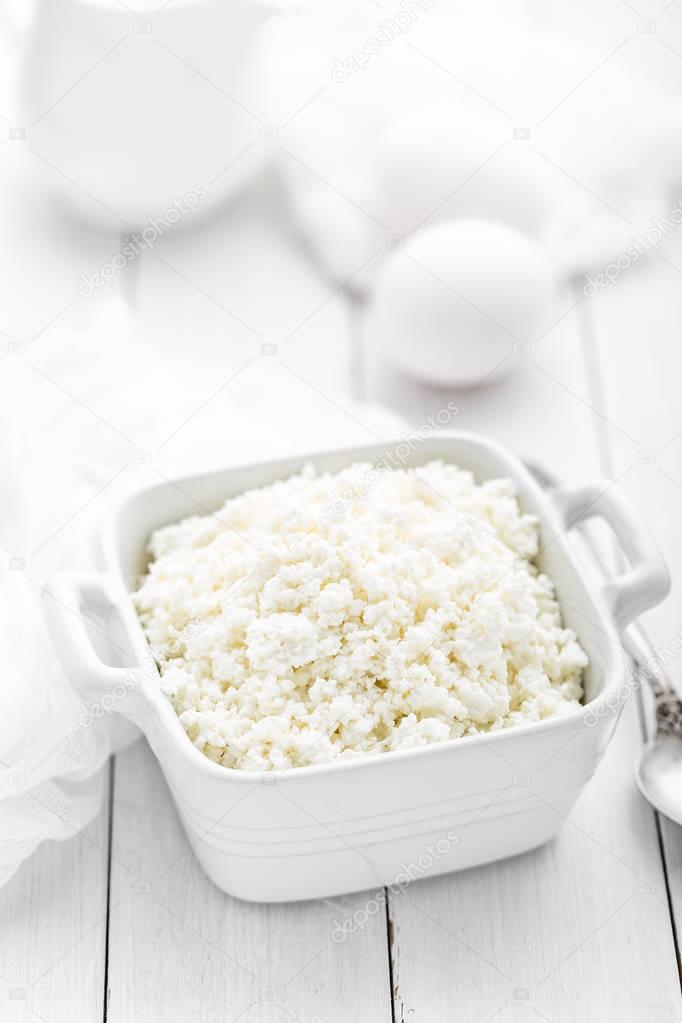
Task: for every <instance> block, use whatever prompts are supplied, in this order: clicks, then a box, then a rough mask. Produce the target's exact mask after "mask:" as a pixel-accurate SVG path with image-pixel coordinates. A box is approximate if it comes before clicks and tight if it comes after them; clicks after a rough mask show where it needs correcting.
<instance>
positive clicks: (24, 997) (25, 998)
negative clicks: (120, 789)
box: [0, 767, 109, 1023]
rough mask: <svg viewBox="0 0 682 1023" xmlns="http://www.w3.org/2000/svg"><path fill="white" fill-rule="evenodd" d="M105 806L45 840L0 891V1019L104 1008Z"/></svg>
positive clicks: (63, 1022) (65, 1018)
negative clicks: (74, 831)
mask: <svg viewBox="0 0 682 1023" xmlns="http://www.w3.org/2000/svg"><path fill="white" fill-rule="evenodd" d="M108 777H109V769H108V767H107V768H105V769H104V770H103V771H102V772H101V776H100V777H98V778H96V779H94V780H93V782H92V783H91V784H92V785H93V786H94V785H101V787H102V789H103V793H104V805H103V808H102V811H101V813H100V814H99V815H98V817H97V818H96V819H95V820H94V821H93V822H92V823H91V824H90V825H89V826H88V827H87V828H86V829H85V830H84V831H83V832H82V833H81V834H78V835H75V836H74V837H73V838H71V839H68V840H67V841H64V842H47V843H45V844H44V845H42V846H41V847H40V848H39V849H38V850H37V852H35V853H34V854H33V856H32V857H31V859H30V860H29V861H28V862H27V863H25V864H24V865H23V866H22V867H21V868H20V869H19V872H18V873H17V874H16V876H15V877H14V878H13V879H12V881H11V882H10V883H9V884H8V885H7V886H6V887H5V888H2V889H0V921H1V924H0V1017H1V1018H2V1020H3V1023H4V1021H7V1023H26V1021H27V1020H30V1019H34V1020H35V1019H38V1020H49V1021H50V1023H73V1021H74V1020H83V1021H86V1020H87V1021H90V1020H92V1021H95V1020H99V1019H101V1018H102V1013H103V1003H104V973H105V942H106V918H107V865H108V798H107V791H106V790H107V788H108Z"/></svg>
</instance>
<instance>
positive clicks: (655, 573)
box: [45, 433, 669, 901]
mask: <svg viewBox="0 0 682 1023" xmlns="http://www.w3.org/2000/svg"><path fill="white" fill-rule="evenodd" d="M400 443H401V442H399V441H394V442H392V443H391V442H388V443H385V444H381V445H371V446H366V447H360V448H352V449H349V450H343V451H330V452H324V453H321V454H313V455H308V456H302V457H297V458H291V459H288V460H285V461H278V462H271V463H269V464H265V465H251V466H245V467H242V468H235V469H227V470H225V471H222V472H214V473H209V474H207V475H202V476H195V477H191V478H188V479H183V480H179V481H176V482H173V483H163V484H159V485H157V486H153V487H150V488H149V489H146V490H144V491H141V492H139V493H137V494H135V495H134V496H133V497H130V498H128V499H127V500H126V501H124V502H123V503H122V504H121V505H119V506H118V507H117V508H116V509H115V510H114V511H113V512H112V514H111V515H110V516H109V517H108V519H107V521H106V522H105V523H104V525H103V529H102V535H101V540H102V550H103V556H104V566H105V571H104V573H103V574H98V573H82V572H73V573H70V572H66V573H60V574H59V575H57V576H55V577H53V578H52V579H51V580H50V582H49V584H48V587H47V594H46V598H45V613H46V618H47V622H48V626H49V628H50V632H51V635H52V638H53V642H54V645H55V648H56V651H57V654H58V656H59V658H60V660H61V662H62V664H63V666H64V668H65V670H66V671H67V673H68V674H69V676H70V677H71V679H72V681H73V682H74V684H75V685H76V686H77V687H78V688H79V689H80V690H81V691H82V692H83V694H84V695H85V696H87V698H88V700H90V701H94V703H95V705H96V706H97V705H99V706H104V707H106V708H107V709H114V710H116V711H120V712H121V713H123V714H124V715H125V716H126V717H128V718H129V719H131V720H132V721H133V722H134V723H135V724H137V725H138V726H139V727H140V728H141V729H142V731H143V732H144V734H145V735H146V737H147V739H148V741H149V743H150V745H151V747H152V749H153V750H154V753H155V754H156V756H157V758H158V760H159V762H160V764H161V767H162V769H163V772H164V775H165V777H166V780H167V782H168V785H169V787H170V790H171V792H172V794H173V797H174V799H175V802H176V805H177V808H178V812H179V814H180V817H181V819H182V822H183V824H184V827H185V829H186V831H187V834H188V837H189V840H190V842H191V843H192V846H193V848H194V851H195V853H196V855H197V857H198V859H199V861H200V862H201V864H202V865H203V867H204V869H205V870H206V872H207V873H208V875H209V876H210V877H211V878H212V880H213V881H214V882H215V883H216V884H217V885H218V886H219V887H220V888H222V889H223V890H224V891H226V892H229V893H230V894H232V895H236V896H239V897H241V898H244V899H252V900H257V901H289V900H296V899H307V898H317V897H322V896H329V895H334V894H338V893H341V892H350V891H355V890H361V889H366V888H370V887H374V886H376V885H379V884H395V883H400V879H401V878H404V876H405V875H406V874H407V875H408V876H410V877H411V878H413V877H423V876H427V875H432V874H438V873H444V872H447V871H451V870H460V869H462V868H465V867H471V866H474V865H477V864H480V863H485V862H488V861H491V860H495V859H500V858H501V857H504V856H511V855H514V854H516V853H520V852H523V851H525V850H528V849H531V848H533V847H535V846H538V845H540V844H542V843H543V842H546V841H547V840H548V839H550V838H551V837H552V836H553V835H554V834H555V833H556V832H557V830H558V829H559V827H560V826H561V823H562V821H563V819H564V817H565V816H566V815H567V814H568V813H569V811H570V810H571V807H572V806H573V804H574V802H575V800H576V798H577V796H578V794H579V792H580V790H581V789H582V788H583V786H584V785H585V784H586V782H587V781H588V780H589V778H590V777H591V775H592V773H593V772H594V770H595V768H596V766H597V764H598V763H599V760H600V758H601V756H602V754H603V752H604V749H605V747H606V745H607V743H608V741H609V739H610V737H611V735H612V733H613V730H614V728H615V725H616V722H617V719H618V716H619V713H620V709H621V708H622V704H623V700H624V695H623V688H624V687H622V686H621V683H622V682H623V681H624V677H625V675H624V673H625V670H626V659H625V655H624V651H623V649H622V647H621V644H620V641H619V635H620V632H621V631H622V629H623V628H624V627H625V626H626V625H627V624H628V622H629V621H631V620H632V619H633V618H634V617H635V616H636V615H637V614H639V613H640V612H641V611H643V610H644V609H645V608H647V607H650V606H652V605H653V604H655V603H657V602H658V601H659V600H661V599H662V598H663V597H664V596H665V594H666V592H667V590H668V586H669V580H668V573H667V570H666V568H665V565H664V563H663V561H662V558H661V555H660V554H659V552H658V550H657V548H656V546H655V545H654V543H653V541H652V540H651V539H650V537H649V535H648V534H647V533H646V531H644V530H643V529H642V528H641V527H640V526H638V525H637V524H636V523H635V522H634V521H633V519H632V518H631V516H630V515H629V513H628V511H627V509H626V508H625V507H623V505H622V504H621V502H620V501H619V500H617V499H616V497H615V495H614V493H613V491H612V490H609V489H608V485H607V484H605V483H595V484H591V485H590V484H588V485H583V486H579V487H566V488H559V489H557V490H556V491H554V492H553V493H551V494H548V493H547V492H545V491H543V490H542V489H541V488H540V486H539V485H538V484H537V482H536V481H535V480H534V479H533V478H532V476H531V475H530V474H529V473H528V471H527V470H526V469H525V467H524V466H523V465H522V464H521V463H520V462H519V461H518V460H517V459H516V458H515V457H514V456H513V455H512V454H511V453H510V452H508V451H507V450H505V449H504V448H503V447H501V446H500V445H498V444H495V443H493V442H491V441H490V440H487V439H486V438H484V437H481V436H478V435H474V434H465V433H453V434H448V435H439V436H437V437H434V438H431V439H429V440H426V441H423V442H419V443H417V444H415V445H414V446H413V449H412V450H410V451H409V452H407V453H406V457H405V459H404V464H405V465H407V466H416V465H419V464H423V463H425V462H427V461H430V460H431V459H435V458H441V459H444V460H446V461H451V462H455V463H456V464H457V465H459V466H461V467H462V468H466V469H470V470H471V471H473V473H474V474H475V476H476V478H477V480H479V481H482V480H485V479H489V478H492V477H499V476H506V477H510V478H511V479H513V480H514V482H515V483H516V486H517V488H518V495H519V500H520V503H521V505H522V507H523V509H524V510H526V511H529V512H532V513H533V514H535V515H537V516H538V518H539V520H540V531H541V547H542V554H541V557H540V559H539V564H540V567H541V568H542V569H543V570H544V571H546V572H547V573H548V574H549V575H550V576H551V578H552V579H553V580H554V582H555V583H556V587H557V591H558V595H559V599H560V602H561V605H562V609H563V613H564V618H565V621H566V624H567V625H569V626H570V627H571V628H573V629H574V630H575V631H576V632H577V633H578V635H579V637H580V640H581V642H582V644H583V646H584V648H585V649H586V650H587V653H588V654H589V657H590V667H589V669H588V671H587V673H586V704H587V706H585V707H583V708H581V709H580V710H579V711H576V712H575V713H571V714H568V715H565V716H562V717H555V718H550V719H548V720H546V721H543V722H539V723H532V724H528V725H521V726H518V727H514V728H510V729H507V730H503V731H499V732H495V733H494V734H490V735H486V736H470V737H465V738H461V739H454V740H450V741H447V742H444V743H441V744H437V745H432V746H427V747H421V748H418V749H414V750H406V751H397V752H394V753H384V754H381V755H379V756H374V757H369V756H368V757H359V758H357V759H351V760H347V761H343V762H341V763H338V764H325V765H321V766H311V767H303V768H298V769H295V770H291V771H284V772H281V771H280V772H271V773H264V774H258V773H255V772H247V771H236V770H232V769H229V768H225V767H221V766H219V765H217V764H215V763H213V762H212V761H210V760H208V759H207V758H206V757H204V756H203V754H201V753H200V752H199V751H198V750H197V749H196V748H195V747H194V746H193V745H192V743H191V742H190V740H189V739H188V737H187V736H186V734H185V732H184V730H183V728H182V726H181V725H180V722H179V721H178V719H177V717H176V715H175V712H174V711H173V709H172V707H171V704H170V702H169V701H168V699H167V698H166V697H165V695H164V694H163V693H162V691H161V689H160V687H159V679H158V672H157V669H156V666H155V664H154V662H153V660H152V658H151V655H150V651H149V648H148V646H147V642H146V639H145V637H144V634H143V632H142V629H141V626H140V623H139V621H138V618H137V615H136V613H135V610H134V608H133V605H132V602H131V600H130V597H129V592H130V590H131V589H132V588H133V587H134V586H135V584H136V581H137V579H138V578H139V575H140V573H141V571H142V570H143V568H144V565H145V562H146V555H145V546H146V543H147V540H148V538H149V535H150V533H151V532H152V530H154V529H155V528H157V527H159V526H161V525H165V524H168V523H171V522H175V521H177V520H178V519H181V518H183V517H184V516H187V515H190V514H202V513H206V512H209V511H213V510H216V509H217V508H218V507H219V506H220V505H221V504H222V503H223V502H224V501H225V499H226V498H228V497H230V496H232V495H235V494H238V493H241V492H242V491H244V490H248V489H250V488H252V487H257V486H262V485H264V484H267V483H270V482H271V481H273V480H275V479H281V478H285V477H287V476H289V475H291V474H292V473H295V472H297V471H299V470H300V468H301V466H302V465H303V463H304V462H306V461H312V462H313V463H314V464H315V465H316V466H317V467H318V468H319V469H328V470H332V471H337V470H339V469H341V468H342V467H344V466H346V465H349V464H351V463H352V462H355V461H372V462H375V461H378V460H379V459H380V458H381V457H382V455H384V454H386V453H391V452H393V453H395V451H396V450H397V449H398V445H399V444H400ZM402 444H403V448H404V447H405V445H404V442H402ZM403 448H400V449H399V450H403ZM393 457H395V454H394V455H393ZM594 515H599V516H602V517H603V518H605V519H606V520H607V521H608V522H609V524H610V525H611V527H612V528H613V530H614V531H615V533H616V534H617V536H618V538H619V540H620V542H621V544H622V547H623V549H624V551H625V553H626V555H627V557H628V560H629V563H630V564H629V568H628V570H627V571H626V572H625V573H624V574H623V575H621V576H619V577H618V578H615V579H613V580H611V581H610V582H608V583H607V584H606V585H605V586H604V585H602V584H600V583H598V582H597V581H596V579H595V577H594V576H593V575H592V574H591V573H590V570H589V568H588V566H587V564H586V563H584V562H582V561H581V557H580V554H579V550H578V548H577V545H576V544H575V543H574V542H572V540H571V537H570V526H572V525H574V524H576V523H577V522H578V521H580V520H582V519H585V518H588V517H591V516H594ZM74 611H76V612H77V613H76V614H74V613H73V612H74ZM92 615H95V616H99V621H100V622H102V621H106V622H107V623H108V624H107V631H108V634H109V635H111V636H112V637H114V638H115V639H116V643H117V646H118V648H119V649H121V648H122V647H123V648H124V649H125V650H126V651H129V654H127V655H126V657H125V658H124V660H125V662H126V663H120V664H119V665H117V666H112V665H110V664H106V663H105V662H104V660H103V659H102V657H101V656H100V654H99V653H98V651H97V645H98V644H97V640H96V634H95V633H93V631H92V630H91V629H88V628H87V627H86V625H85V620H86V619H88V618H89V617H90V616H92Z"/></svg>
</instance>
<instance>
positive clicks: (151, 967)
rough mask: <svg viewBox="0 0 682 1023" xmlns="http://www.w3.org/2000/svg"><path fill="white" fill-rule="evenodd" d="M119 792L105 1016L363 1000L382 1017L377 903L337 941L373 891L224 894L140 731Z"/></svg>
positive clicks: (381, 1021) (306, 1018)
mask: <svg viewBox="0 0 682 1023" xmlns="http://www.w3.org/2000/svg"><path fill="white" fill-rule="evenodd" d="M115 792H116V800H115V806H114V818H113V862H112V884H111V930H110V942H109V948H110V958H109V1010H108V1016H107V1019H108V1020H110V1021H111V1023H136V1021H140V1023H147V1021H148V1020H150V1019H163V1020H167V1021H168V1023H175V1021H177V1023H185V1021H186V1020H187V1019H191V1018H197V1019H202V1020H207V1021H209V1020H211V1021H213V1020H215V1021H218V1020H221V1021H222V1020H225V1021H233V1020H235V1021H236V1020H237V1019H238V1020H239V1021H240V1023H275V1021H277V1023H280V1021H284V1020H287V1021H288V1020H290V1021H292V1023H296V1021H300V1023H312V1021H313V1020H320V1021H323V1020H324V1021H325V1023H335V1021H338V1023H342V1021H343V1023H346V1021H347V1020H348V1019H351V1018H353V1016H355V1015H357V1012H358V1004H359V1002H361V1004H362V1013H363V1014H364V1015H363V1017H362V1018H364V1019H367V1020H372V1021H375V1020H376V1023H389V1021H390V1019H391V1008H390V994H389V980H388V955H387V945H386V924H385V919H384V915H383V906H382V907H381V909H380V911H375V912H370V913H369V915H368V916H367V922H366V925H365V926H364V927H361V928H358V930H356V931H355V932H354V933H353V934H351V935H349V936H348V937H347V938H346V939H345V940H344V941H342V942H338V941H337V940H335V936H338V932H337V930H336V928H337V924H338V923H342V922H343V921H344V920H345V919H346V918H349V917H352V915H353V914H354V913H356V912H359V911H361V910H362V909H363V907H364V906H365V904H366V903H367V901H368V898H371V894H370V895H365V894H363V895H355V896H346V897H343V898H336V899H334V900H324V901H316V902H305V903H299V904H297V905H258V904H252V903H247V902H242V901H239V900H237V899H233V898H230V897H229V896H227V895H223V894H222V893H221V892H219V891H218V889H217V888H215V887H214V886H213V885H212V884H211V882H210V881H209V880H208V878H207V877H206V876H205V874H204V873H203V871H202V870H201V868H200V867H199V865H198V864H197V862H196V860H195V858H194V855H193V854H192V853H191V851H189V849H188V842H187V838H186V836H185V834H184V832H183V831H182V829H181V826H180V823H179V821H178V818H177V814H176V812H175V809H174V807H173V804H172V800H171V798H170V795H169V793H168V790H167V787H166V784H165V782H164V780H163V777H162V775H161V771H160V768H159V766H158V764H157V762H156V760H155V758H154V756H153V754H152V753H151V751H150V750H149V748H148V746H147V744H146V743H145V742H139V743H137V744H136V745H135V746H133V747H132V748H131V749H130V750H128V751H127V752H126V753H124V754H123V755H120V756H118V757H117V758H116V786H115ZM121 864H122V865H123V866H122V865H121ZM125 868H127V869H125Z"/></svg>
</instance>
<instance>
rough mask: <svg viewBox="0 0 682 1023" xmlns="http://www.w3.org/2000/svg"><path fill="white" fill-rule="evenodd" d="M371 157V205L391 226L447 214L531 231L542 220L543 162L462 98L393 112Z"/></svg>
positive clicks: (407, 227) (409, 226) (405, 229)
mask: <svg viewBox="0 0 682 1023" xmlns="http://www.w3.org/2000/svg"><path fill="white" fill-rule="evenodd" d="M376 160H377V168H376V176H375V180H376V185H375V187H376V200H375V201H374V202H373V204H372V205H373V208H374V209H375V210H376V214H377V217H378V219H379V220H381V221H382V222H383V223H384V224H386V226H387V228H388V230H389V231H390V232H392V233H393V234H409V233H411V232H412V231H414V230H416V229H417V228H418V227H419V226H420V225H421V224H424V223H425V222H427V221H428V222H429V223H437V222H439V221H442V220H452V219H453V218H455V217H468V218H483V219H486V220H501V221H503V222H504V223H507V224H511V225H512V226H514V227H518V228H519V230H522V231H525V232H527V233H528V234H533V235H537V234H538V233H539V232H540V230H541V228H542V225H543V222H544V220H545V217H546V214H547V209H548V205H549V193H550V190H551V189H550V183H549V179H550V178H551V168H548V166H547V163H546V162H545V161H543V160H542V158H541V157H539V156H538V155H537V153H536V152H535V151H534V150H533V149H531V148H530V146H529V144H528V142H527V141H526V140H524V139H522V138H521V139H514V138H513V136H512V133H511V131H510V130H509V128H508V127H507V125H503V126H502V128H500V123H499V118H491V117H489V116H486V115H485V114H482V113H481V112H480V111H479V110H476V109H475V108H474V107H471V106H470V105H469V104H466V103H462V104H458V105H454V104H453V105H450V106H448V107H441V108H437V109H435V110H433V109H432V110H430V111H428V112H427V111H424V110H423V109H421V110H412V111H409V112H407V113H405V114H402V115H399V116H397V117H396V118H395V120H394V121H393V123H392V124H391V126H390V127H389V129H388V130H387V132H386V134H385V135H384V137H383V139H382V141H381V142H380V143H379V145H378V147H377V157H376Z"/></svg>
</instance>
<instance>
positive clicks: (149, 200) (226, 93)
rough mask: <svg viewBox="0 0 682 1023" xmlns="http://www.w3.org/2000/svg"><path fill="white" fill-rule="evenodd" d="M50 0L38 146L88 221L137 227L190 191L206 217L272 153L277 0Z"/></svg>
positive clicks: (38, 82)
mask: <svg viewBox="0 0 682 1023" xmlns="http://www.w3.org/2000/svg"><path fill="white" fill-rule="evenodd" d="M131 3H132V4H135V10H133V9H132V7H127V6H126V4H125V3H123V0H37V2H36V4H35V10H34V12H33V17H32V18H31V21H30V25H29V27H28V29H27V30H26V32H25V40H24V57H23V66H22V71H21V74H20V109H21V111H22V114H21V116H22V118H23V130H24V131H25V132H26V141H27V145H28V146H29V147H30V148H31V149H33V150H34V151H35V152H36V153H37V154H38V155H39V156H40V157H41V158H42V159H43V161H45V162H46V163H47V164H49V166H50V169H51V172H52V175H51V176H52V179H53V180H54V184H55V186H56V187H57V188H58V190H59V193H60V195H61V196H62V197H63V198H64V199H65V200H66V201H68V203H69V205H70V207H71V208H72V210H74V209H75V210H76V211H77V212H78V214H79V216H80V217H85V218H86V219H88V220H93V219H94V220H96V221H97V222H99V223H105V224H107V225H108V226H109V227H115V226H116V224H117V222H118V226H119V227H121V228H122V227H124V226H130V227H137V226H140V225H141V224H143V223H144V222H146V220H147V218H148V217H154V216H163V215H164V213H165V212H167V211H168V210H169V209H170V208H172V207H173V205H174V203H175V202H176V200H180V201H182V199H183V197H184V196H185V195H189V194H191V193H194V194H197V192H198V190H200V191H201V192H203V193H205V196H203V197H202V202H201V203H199V205H198V207H197V213H196V214H192V216H191V217H188V218H187V219H188V220H191V221H194V220H195V219H197V218H198V217H199V216H200V215H201V214H202V213H205V212H206V211H208V210H212V209H214V208H215V206H216V205H217V204H218V203H222V202H223V201H224V200H225V199H226V197H229V196H231V195H233V194H234V193H235V192H236V191H237V190H238V189H239V188H240V187H241V186H242V185H243V183H244V182H245V180H246V179H247V178H248V177H249V176H250V175H251V174H252V173H253V171H254V169H255V168H256V167H258V166H260V165H261V164H262V163H263V162H264V160H265V159H266V158H267V155H268V152H269V151H270V149H271V146H270V145H269V144H268V143H269V140H270V139H271V136H272V134H273V133H272V132H271V131H269V130H268V128H267V126H264V125H263V123H262V121H261V118H262V117H263V112H262V87H261V77H262V76H261V74H260V51H261V42H262V37H263V34H264V30H265V27H266V25H267V22H268V20H269V18H270V17H271V16H272V13H273V11H274V9H275V7H276V6H279V3H278V2H277V0H274V2H272V0H167V2H166V3H165V4H163V2H162V0H156V8H157V9H156V10H155V9H154V6H153V5H152V4H151V3H150V0H131Z"/></svg>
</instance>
